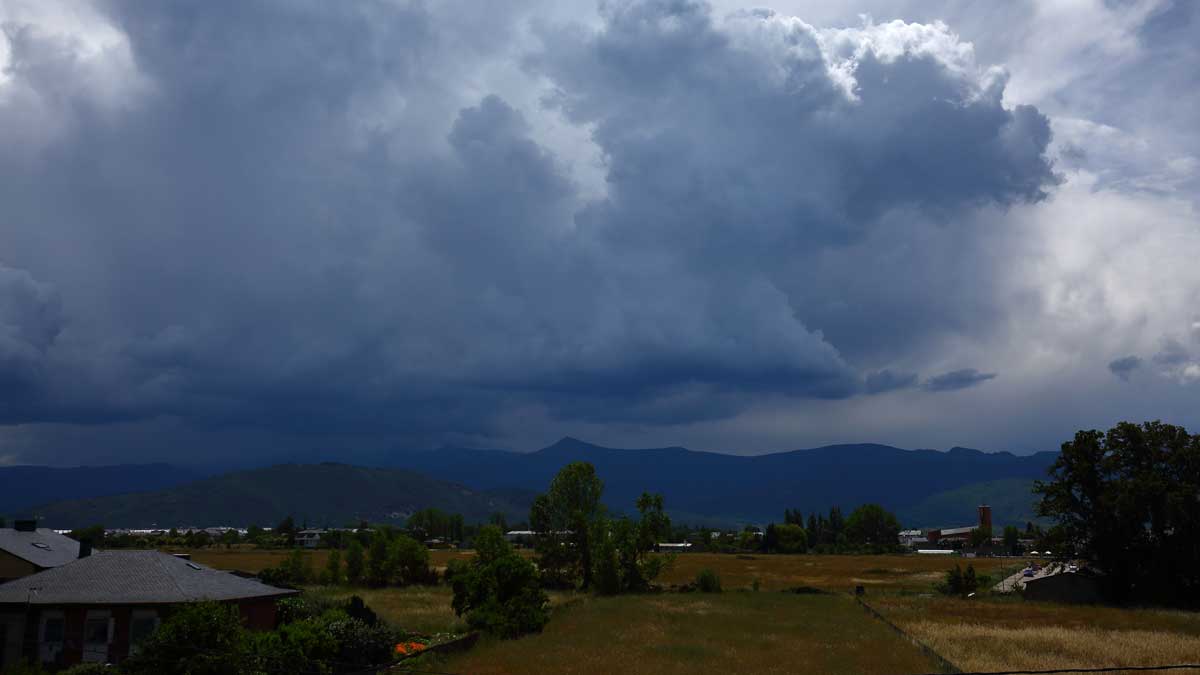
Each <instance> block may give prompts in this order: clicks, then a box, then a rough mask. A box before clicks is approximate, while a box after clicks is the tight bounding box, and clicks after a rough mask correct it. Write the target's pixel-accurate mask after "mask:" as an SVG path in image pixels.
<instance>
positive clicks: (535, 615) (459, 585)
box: [447, 525, 549, 638]
mask: <svg viewBox="0 0 1200 675" xmlns="http://www.w3.org/2000/svg"><path fill="white" fill-rule="evenodd" d="M455 562H456V564H454V565H452V566H451V568H450V570H449V571H448V572H447V578H448V579H449V580H450V583H451V586H452V587H453V588H454V600H453V601H452V605H451V606H452V607H453V608H454V612H455V613H456V614H458V615H459V616H465V617H466V619H467V623H468V624H469V625H470V626H471V627H472V628H476V629H478V630H484V631H487V632H489V633H492V634H494V635H496V636H498V637H501V638H515V637H519V636H521V635H525V634H527V633H536V632H541V630H542V627H543V626H545V625H546V622H547V621H548V620H549V614H548V613H547V611H546V606H547V604H548V603H549V598H547V597H546V594H545V593H544V592H543V591H542V589H541V584H540V582H539V580H538V573H537V568H535V567H534V566H533V564H532V563H531V562H529V561H528V560H526V559H525V558H522V557H521V556H520V555H518V554H517V553H516V552H515V551H513V549H512V546H510V545H509V543H508V542H507V541H505V540H504V534H503V533H502V532H501V531H500V528H498V527H495V526H492V525H489V526H485V527H483V528H481V529H480V531H479V534H478V535H476V537H475V558H474V559H473V560H472V561H471V562H469V563H458V562H457V561H455Z"/></svg>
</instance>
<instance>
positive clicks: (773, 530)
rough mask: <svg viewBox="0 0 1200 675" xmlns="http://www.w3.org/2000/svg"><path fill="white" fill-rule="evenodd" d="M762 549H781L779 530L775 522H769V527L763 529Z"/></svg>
mask: <svg viewBox="0 0 1200 675" xmlns="http://www.w3.org/2000/svg"><path fill="white" fill-rule="evenodd" d="M762 550H763V553H774V552H776V551H778V550H779V532H778V528H777V527H776V526H775V523H768V524H767V529H766V530H764V531H763V538H762Z"/></svg>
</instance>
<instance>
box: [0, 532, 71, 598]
mask: <svg viewBox="0 0 1200 675" xmlns="http://www.w3.org/2000/svg"><path fill="white" fill-rule="evenodd" d="M13 524H14V525H15V527H0V583H3V582H5V581H11V580H12V579H18V578H20V577H24V576H28V575H30V574H37V573H38V572H41V571H42V570H48V569H51V568H54V567H58V566H59V565H65V564H67V563H69V562H71V561H72V560H75V559H76V558H78V557H79V542H77V541H75V540H74V539H72V538H70V537H68V536H65V535H62V534H58V533H56V532H55V531H54V530H47V529H45V528H40V527H37V523H36V521H33V520H18V521H17V522H15V523H13Z"/></svg>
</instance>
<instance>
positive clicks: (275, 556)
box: [169, 547, 474, 572]
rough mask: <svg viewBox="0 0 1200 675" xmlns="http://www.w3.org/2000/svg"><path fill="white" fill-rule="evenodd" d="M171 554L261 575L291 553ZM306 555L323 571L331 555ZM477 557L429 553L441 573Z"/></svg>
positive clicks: (250, 550)
mask: <svg viewBox="0 0 1200 675" xmlns="http://www.w3.org/2000/svg"><path fill="white" fill-rule="evenodd" d="M169 552H171V553H190V554H191V556H192V560H195V561H196V562H198V563H201V564H204V565H208V566H210V567H215V568H217V569H221V570H242V571H244V572H260V571H262V570H264V569H266V568H268V567H275V566H276V565H278V564H279V563H281V562H283V560H284V558H286V557H287V556H288V554H290V553H291V551H285V550H262V549H255V548H246V547H234V548H228V549H226V548H216V547H213V548H198V549H170V550H169ZM305 555H311V556H312V557H313V567H314V568H316V569H318V570H320V569H321V568H322V567H323V566H324V565H325V561H326V560H327V559H328V557H329V551H327V550H324V549H317V550H315V551H306V552H305ZM472 555H474V553H473V552H471V551H456V550H435V551H430V552H429V557H430V561H431V563H432V564H433V566H434V567H437V568H438V569H439V570H441V569H444V568H445V567H446V563H448V562H449V561H450V560H451V559H453V558H462V559H469V558H470V557H471V556H472Z"/></svg>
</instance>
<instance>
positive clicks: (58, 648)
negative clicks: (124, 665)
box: [0, 551, 298, 670]
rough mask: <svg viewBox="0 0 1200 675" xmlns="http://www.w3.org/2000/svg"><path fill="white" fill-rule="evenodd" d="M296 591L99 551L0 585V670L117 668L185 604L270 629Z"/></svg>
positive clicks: (168, 558) (149, 556) (147, 556)
mask: <svg viewBox="0 0 1200 675" xmlns="http://www.w3.org/2000/svg"><path fill="white" fill-rule="evenodd" d="M85 552H86V551H85ZM297 592H298V591H293V590H288V589H283V588H276V587H274V586H268V585H266V584H264V583H262V582H259V581H256V580H253V579H245V578H242V577H239V576H236V575H233V574H230V573H228V572H221V571H218V570H214V569H212V568H209V567H206V566H204V565H199V564H197V563H194V562H191V561H189V560H184V559H182V558H178V557H176V556H173V555H169V554H166V553H160V552H158V551H104V552H97V553H95V554H92V555H87V556H85V557H82V558H78V559H76V560H73V561H72V562H69V563H67V564H64V565H61V566H58V567H55V568H53V569H48V570H45V571H42V572H39V573H37V574H33V575H30V576H27V577H23V578H20V579H16V580H14V581H10V582H8V583H5V584H0V670H4V669H5V668H7V667H10V666H12V665H14V664H16V663H18V662H20V661H21V660H22V659H24V660H29V661H34V662H36V663H40V664H44V665H48V666H52V667H54V668H59V667H64V666H70V665H74V664H77V663H80V662H94V663H120V662H121V661H122V660H124V659H125V658H126V657H128V656H129V655H130V654H132V653H134V652H135V651H136V649H137V646H138V643H139V642H140V641H141V640H143V639H145V638H146V636H148V635H150V633H152V632H154V630H155V629H156V628H157V627H158V624H159V622H160V621H161V620H162V619H163V618H164V617H165V616H167V615H169V614H170V612H171V611H172V609H173V608H174V607H176V606H178V605H181V604H185V603H192V602H200V601H206V600H211V601H217V602H227V603H231V604H236V605H237V606H238V609H239V610H240V613H241V615H242V620H243V622H244V623H245V625H246V627H248V628H250V629H254V630H271V629H274V628H275V626H276V608H275V602H276V601H277V600H278V599H280V598H282V597H285V596H289V595H293V594H295V593H297Z"/></svg>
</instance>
